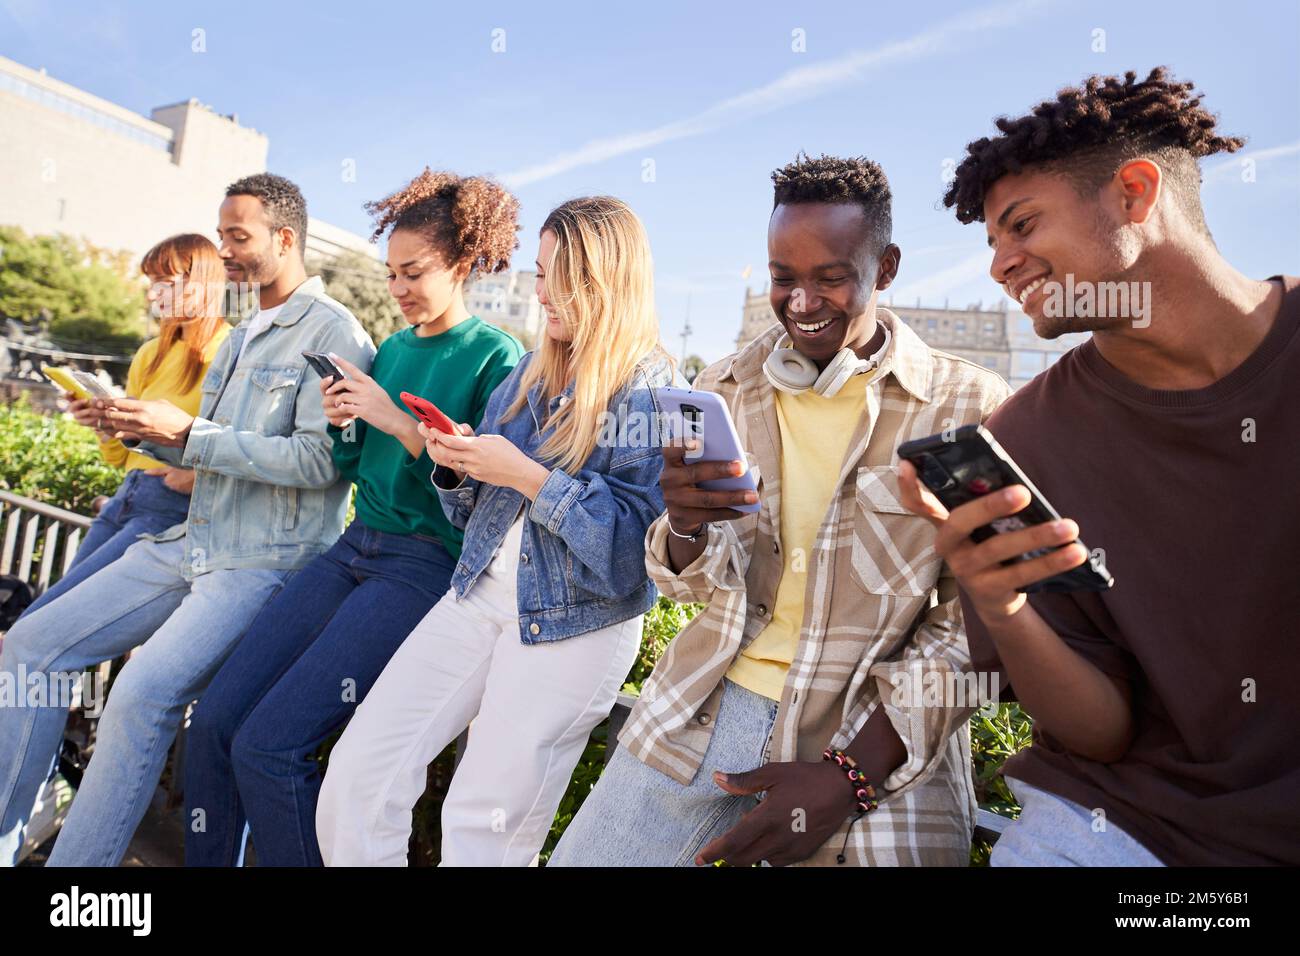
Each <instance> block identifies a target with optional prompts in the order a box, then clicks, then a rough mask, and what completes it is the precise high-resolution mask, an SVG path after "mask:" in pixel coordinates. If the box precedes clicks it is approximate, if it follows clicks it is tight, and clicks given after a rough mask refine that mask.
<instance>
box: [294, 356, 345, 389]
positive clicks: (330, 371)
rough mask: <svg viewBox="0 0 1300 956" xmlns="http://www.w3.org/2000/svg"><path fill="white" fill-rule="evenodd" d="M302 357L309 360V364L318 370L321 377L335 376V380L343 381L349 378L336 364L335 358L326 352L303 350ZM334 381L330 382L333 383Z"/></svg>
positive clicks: (317, 372)
mask: <svg viewBox="0 0 1300 956" xmlns="http://www.w3.org/2000/svg"><path fill="white" fill-rule="evenodd" d="M302 357H303V358H305V359H306V360H307V364H308V365H310V366H311V367H312V368H313V369H315V370H316V374H317V375H319V376H320V377H321V378H323V379H325V378H330V377H331V376H332V377H333V378H334V382H341V381H343V379H345V378H347V376H346V375H344V374H343V370H342V369H341V368H339V367H338V366H337V365H335V364H334V360H333V359H332V358H330V357H329V356H328V355H326V354H325V353H324V352H303V353H302ZM334 382H330V384H331V385H333V384H334Z"/></svg>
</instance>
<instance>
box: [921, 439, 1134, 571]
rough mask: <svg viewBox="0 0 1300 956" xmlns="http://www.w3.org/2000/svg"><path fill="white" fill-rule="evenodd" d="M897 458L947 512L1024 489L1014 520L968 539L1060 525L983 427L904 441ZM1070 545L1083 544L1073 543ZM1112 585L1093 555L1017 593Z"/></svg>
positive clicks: (1044, 550) (1002, 521)
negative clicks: (1027, 496) (1011, 487)
mask: <svg viewBox="0 0 1300 956" xmlns="http://www.w3.org/2000/svg"><path fill="white" fill-rule="evenodd" d="M898 457H899V458H905V459H906V460H907V461H910V462H911V463H912V465H913V467H915V468H916V473H917V476H918V477H920V479H921V481H922V482H923V483H924V484H925V486H926V487H927V488H929V489H930V490H931V491H932V492H934V495H935V497H936V498H938V499H939V500H940V501H941V502H943V506H944V507H945V508H947V509H948V510H949V511H952V510H953V509H954V508H956V507H958V506H959V505H964V504H966V503H967V502H968V501H974V500H975V499H976V498H979V497H981V496H983V495H987V494H988V493H989V492H991V491H997V490H998V489H999V488H1005V487H1007V486H1008V485H1024V486H1025V487H1026V488H1027V489H1028V490H1029V494H1030V496H1031V497H1030V501H1029V504H1028V505H1026V506H1025V507H1024V508H1022V509H1021V510H1020V511H1017V512H1016V513H1015V514H1013V515H1007V516H1006V517H1003V518H998V519H997V520H996V521H993V522H991V523H989V524H986V525H984V526H983V527H980V528H976V529H975V530H974V531H972V532H971V537H972V538H973V539H974V540H976V541H985V540H987V539H989V538H991V537H992V536H993V535H995V534H1005V533H1007V532H1009V531H1019V530H1021V529H1022V528H1028V527H1030V526H1032V525H1036V524H1042V523H1043V522H1044V521H1059V520H1060V518H1061V516H1060V515H1059V514H1057V512H1056V509H1055V508H1053V507H1052V506H1051V505H1050V504H1049V503H1048V501H1047V499H1046V498H1044V497H1043V495H1042V493H1041V492H1040V491H1039V490H1038V489H1037V488H1035V487H1034V483H1033V482H1032V481H1030V480H1029V478H1028V477H1026V475H1025V473H1024V472H1023V471H1021V470H1020V468H1019V466H1018V465H1017V464H1016V463H1015V462H1014V461H1012V460H1011V456H1010V455H1008V454H1007V452H1006V450H1005V449H1004V448H1003V447H1002V446H1001V445H999V444H998V440H997V439H996V438H994V437H993V433H992V432H990V431H989V430H988V429H987V428H985V427H984V426H983V425H963V426H962V427H961V428H958V429H957V430H956V432H952V433H948V440H946V441H945V439H944V435H943V434H939V435H931V436H930V437H929V438H918V439H916V440H915V441H909V442H905V443H904V444H902V445H900V446H899V448H898ZM1067 543H1069V542H1067ZM1073 543H1074V544H1083V542H1082V541H1079V540H1077V539H1076V540H1075V541H1074V542H1073ZM1060 547H1065V545H1061V546H1060ZM1084 547H1087V545H1084ZM1054 550H1056V549H1055V548H1039V549H1038V550H1036V551H1030V552H1027V553H1026V554H1022V555H1020V556H1019V557H1015V558H1010V559H1008V560H1006V561H1003V562H1002V563H1003V564H1004V565H1012V564H1015V563H1016V562H1017V561H1028V560H1030V559H1031V558H1036V557H1038V556H1039V555H1043V554H1047V553H1049V552H1050V551H1054ZM1114 583H1115V579H1114V578H1112V577H1111V576H1110V572H1109V571H1107V570H1106V565H1105V563H1104V561H1103V559H1102V556H1101V554H1100V552H1098V553H1095V554H1092V555H1091V557H1090V558H1089V560H1088V561H1087V563H1085V564H1081V565H1079V566H1078V567H1077V568H1071V569H1070V570H1069V571H1064V572H1062V573H1061V574H1057V575H1054V576H1052V577H1050V578H1046V579H1044V580H1042V581H1036V582H1035V583H1033V584H1030V585H1028V586H1026V587H1023V588H1021V589H1020V590H1021V591H1023V592H1025V593H1027V594H1033V593H1035V592H1038V591H1105V590H1106V589H1107V588H1109V587H1111V586H1112V585H1113V584H1114Z"/></svg>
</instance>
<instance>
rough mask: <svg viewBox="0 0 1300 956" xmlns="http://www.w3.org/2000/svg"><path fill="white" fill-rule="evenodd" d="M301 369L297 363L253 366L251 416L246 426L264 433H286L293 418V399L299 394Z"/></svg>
mask: <svg viewBox="0 0 1300 956" xmlns="http://www.w3.org/2000/svg"><path fill="white" fill-rule="evenodd" d="M301 373H302V370H301V369H299V368H298V367H297V366H294V365H284V366H269V367H263V368H256V369H253V374H252V383H253V389H252V402H251V404H250V406H249V409H248V411H249V417H250V420H249V421H248V422H247V423H246V427H253V428H256V429H257V430H258V431H259V432H261V433H262V434H263V435H283V434H286V433H287V432H288V430H289V425H290V424H291V423H292V420H293V406H294V399H295V398H296V397H297V394H298V390H297V388H296V386H297V384H298V378H299V376H300V375H301Z"/></svg>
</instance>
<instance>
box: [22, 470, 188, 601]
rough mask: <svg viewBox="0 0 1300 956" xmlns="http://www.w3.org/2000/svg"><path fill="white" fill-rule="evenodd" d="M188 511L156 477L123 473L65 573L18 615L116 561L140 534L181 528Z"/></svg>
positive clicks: (181, 497)
mask: <svg viewBox="0 0 1300 956" xmlns="http://www.w3.org/2000/svg"><path fill="white" fill-rule="evenodd" d="M189 513H190V496H189V495H185V494H181V493H180V492H179V491H172V490H171V489H170V488H168V487H167V486H166V485H165V484H163V480H162V476H161V475H146V474H145V473H144V472H143V471H142V470H140V469H139V468H133V469H131V470H130V471H128V472H127V473H126V477H125V478H124V479H123V480H122V483H121V484H120V485H118V486H117V492H116V493H115V494H114V495H113V497H112V498H110V499H109V500H108V503H107V504H105V505H104V508H103V510H102V511H100V513H99V516H98V517H97V518H96V519H95V520H94V521H92V522H91V524H90V527H89V528H88V529H87V530H86V536H85V537H84V538H82V539H81V546H80V547H78V548H77V554H76V556H75V557H74V558H73V559H72V564H71V565H69V566H68V571H67V573H66V574H64V575H63V577H61V578H59V580H58V581H56V582H55V583H54V584H53V585H51V586H50V587H49V588H47V589H46V590H45V592H44V593H43V594H42V595H41V596H40V597H38V598H37V599H36V600H35V601H33V602H32V603H31V604H29V605H28V606H27V610H25V611H23V614H31V613H32V612H33V611H35V610H36V609H37V608H40V607H44V606H45V605H46V604H49V603H50V602H51V601H53V600H54V599H55V598H56V597H58V596H59V595H61V594H66V593H67V592H68V591H71V590H72V589H73V588H74V587H76V586H77V585H78V584H80V583H81V582H82V581H84V580H86V578H88V577H90V576H91V575H92V574H94V573H95V572H96V571H98V570H99V569H100V568H102V567H104V566H105V565H107V564H111V563H112V562H114V561H116V560H117V559H118V558H120V557H121V556H122V555H123V554H124V553H125V552H126V549H127V548H129V547H131V545H133V544H135V541H136V538H137V537H138V536H140V535H142V534H158V533H160V532H162V531H166V530H167V529H168V528H170V527H171V526H172V525H177V524H181V523H182V522H183V521H185V519H186V518H187V517H188V516H189Z"/></svg>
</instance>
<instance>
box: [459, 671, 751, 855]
mask: <svg viewBox="0 0 1300 956" xmlns="http://www.w3.org/2000/svg"><path fill="white" fill-rule="evenodd" d="M776 709H777V702H776V701H774V700H771V699H770V698H767V697H763V696H762V695H761V694H755V693H754V692H753V691H750V690H746V689H745V688H744V687H741V686H740V685H739V684H735V683H732V682H731V681H729V680H727V681H725V683H724V686H723V691H722V703H721V704H720V705H719V706H718V714H717V717H716V719H715V721H714V725H713V736H712V737H711V738H709V748H708V750H706V751H705V753H704V763H703V764H701V765H700V769H699V771H698V772H697V773H696V774H695V779H694V780H692V781H691V783H690V785H689V786H683V785H682V784H680V783H678V782H677V781H676V780H674V779H673V778H672V777H670V776H668V775H667V774H665V773H661V772H660V771H658V770H655V769H654V768H652V767H647V766H646V765H645V764H643V763H642V762H641V761H640V760H638V759H637V758H636V757H634V756H632V754H631V753H630V752H629V751H628V750H627V748H626V747H620V748H619V749H618V750H617V751H615V753H614V756H613V757H611V758H610V761H609V766H608V767H606V768H605V770H604V772H603V773H602V774H601V775H600V779H599V780H598V781H597V782H596V786H595V787H593V788H592V791H591V793H590V794H588V795H587V799H586V800H585V801H583V804H582V807H581V808H580V809H579V810H578V815H577V816H576V817H574V818H573V821H572V822H571V823H570V824H569V826H568V828H567V829H565V831H564V836H562V837H561V838H560V842H559V844H558V845H557V846H556V847H555V852H554V853H552V854H551V858H550V860H549V862H547V864H546V865H547V866H694V865H695V854H696V853H698V852H699V851H700V849H701V848H702V847H704V845H705V844H707V843H708V842H709V841H710V840H713V839H714V838H716V837H719V836H721V835H722V834H724V833H726V832H727V831H728V830H730V829H731V828H732V827H733V826H735V825H736V824H737V823H738V822H739V821H740V817H741V815H742V814H744V813H747V812H748V811H750V810H752V809H753V808H754V807H756V806H758V798H757V797H755V796H747V797H737V796H733V795H731V794H729V793H727V792H725V791H724V790H722V789H721V788H720V787H719V786H718V785H717V784H716V783H714V782H713V771H715V770H721V771H723V772H724V773H739V772H741V771H744V770H753V769H754V768H756V767H760V766H762V765H763V752H764V750H765V749H766V748H767V741H768V738H769V737H770V736H771V735H772V726H773V725H774V724H775V723H776ZM472 732H473V731H472V730H471V733H472Z"/></svg>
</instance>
